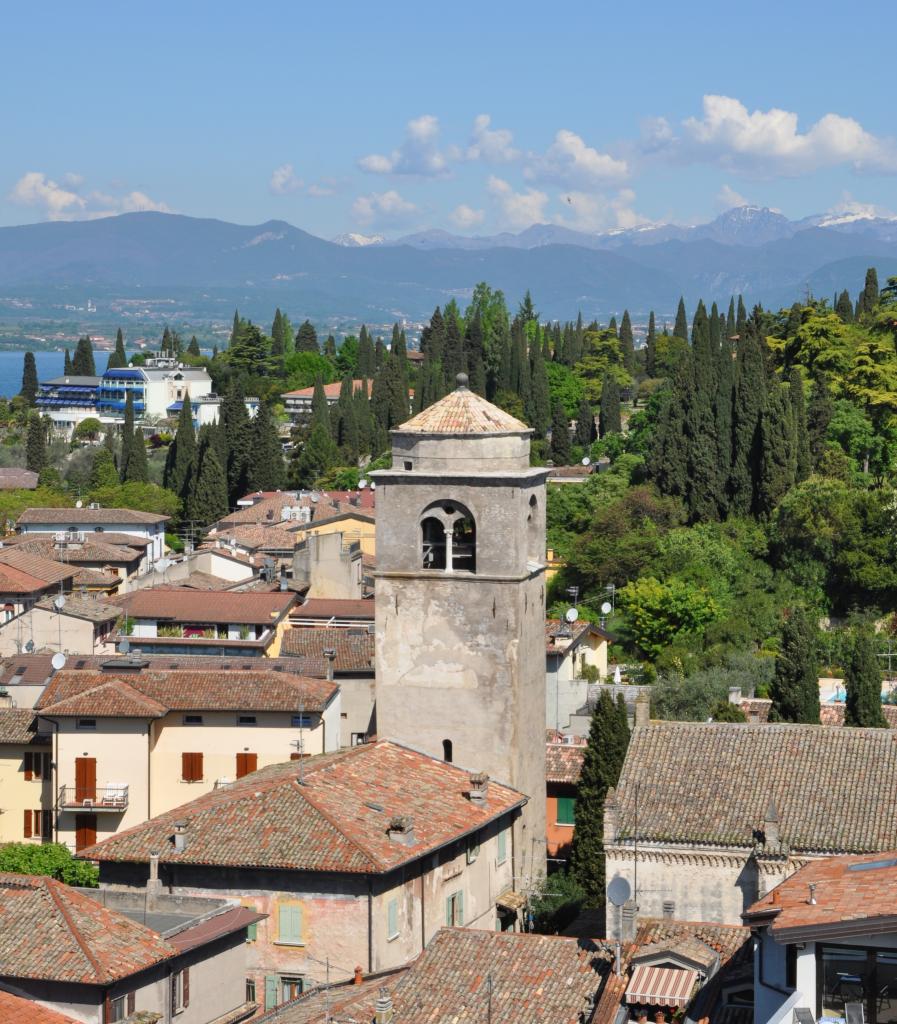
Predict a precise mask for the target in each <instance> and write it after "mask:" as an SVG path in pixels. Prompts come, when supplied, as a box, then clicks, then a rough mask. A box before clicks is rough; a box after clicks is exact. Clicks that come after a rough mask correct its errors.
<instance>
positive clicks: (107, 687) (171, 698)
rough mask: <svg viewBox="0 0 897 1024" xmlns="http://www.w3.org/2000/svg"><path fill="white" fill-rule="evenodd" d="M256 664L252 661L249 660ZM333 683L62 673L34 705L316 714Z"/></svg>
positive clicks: (264, 674) (295, 678)
mask: <svg viewBox="0 0 897 1024" xmlns="http://www.w3.org/2000/svg"><path fill="white" fill-rule="evenodd" d="M255 660H258V659H255ZM336 690H337V686H336V684H335V683H332V682H328V681H327V680H324V679H308V678H304V677H303V676H299V675H293V674H291V673H287V672H277V671H274V670H270V669H267V668H264V669H260V670H256V671H250V672H244V671H241V672H227V671H225V672H221V671H218V672H213V671H205V672H203V671H190V670H173V671H169V672H165V671H158V670H156V669H146V670H144V671H141V672H135V673H128V674H121V675H116V674H115V673H114V672H96V671H93V672H91V671H84V670H70V669H63V670H62V671H60V672H57V673H56V675H55V676H54V677H53V679H52V680H51V682H50V684H49V685H48V686H47V688H46V689H45V690H44V692H43V694H42V695H41V698H40V700H39V701H38V704H37V706H38V709H39V710H40V711H41V713H42V714H47V715H90V716H94V717H106V716H109V717H138V718H145V717H161V716H162V715H164V714H166V713H167V712H168V711H290V712H296V713H298V712H299V711H300V709H301V708H304V709H305V711H307V712H309V713H320V712H321V711H323V710H324V708H325V707H326V706H327V704H328V703H329V702H330V700H331V698H332V697H333V695H334V693H335V692H336Z"/></svg>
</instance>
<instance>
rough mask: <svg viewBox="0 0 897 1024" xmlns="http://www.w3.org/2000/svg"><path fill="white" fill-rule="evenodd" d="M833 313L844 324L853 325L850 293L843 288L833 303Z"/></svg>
mask: <svg viewBox="0 0 897 1024" xmlns="http://www.w3.org/2000/svg"><path fill="white" fill-rule="evenodd" d="M835 312H836V313H837V314H838V316H839V317H841V319H842V320H843V321H844V323H846V324H852V323H853V303H852V302H851V301H850V293H849V292H848V291H847V289H846V288H845V289H844V291H843V292H841V294H840V295H839V296H838V299H837V301H836V302H835Z"/></svg>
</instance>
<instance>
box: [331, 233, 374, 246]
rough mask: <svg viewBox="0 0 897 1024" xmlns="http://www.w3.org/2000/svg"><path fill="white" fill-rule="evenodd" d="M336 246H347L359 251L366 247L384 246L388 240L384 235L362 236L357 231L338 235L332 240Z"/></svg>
mask: <svg viewBox="0 0 897 1024" xmlns="http://www.w3.org/2000/svg"><path fill="white" fill-rule="evenodd" d="M331 241H332V242H334V243H335V244H336V245H345V246H348V247H349V248H352V249H358V248H361V247H363V246H365V245H382V244H383V243H384V241H386V239H385V238H384V237H383V235H362V234H359V233H358V232H357V231H347V232H346V233H345V234H343V235H337V236H336V238H332V239H331Z"/></svg>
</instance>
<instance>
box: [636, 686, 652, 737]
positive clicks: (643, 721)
mask: <svg viewBox="0 0 897 1024" xmlns="http://www.w3.org/2000/svg"><path fill="white" fill-rule="evenodd" d="M650 721H651V698H650V697H649V696H648V690H647V688H644V689H640V690H639V692H638V694H637V696H636V698H635V725H636V728H638V726H641V725H648V724H649V723H650Z"/></svg>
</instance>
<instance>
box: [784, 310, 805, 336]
mask: <svg viewBox="0 0 897 1024" xmlns="http://www.w3.org/2000/svg"><path fill="white" fill-rule="evenodd" d="M802 322H803V309H802V308H801V305H800V303H799V302H795V303H794V304H793V305H792V306H791V309H790V310H789V311H788V319H787V320H786V321H785V337H786V338H796V337H797V332H798V331H799V330H800V325H801V323H802Z"/></svg>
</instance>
